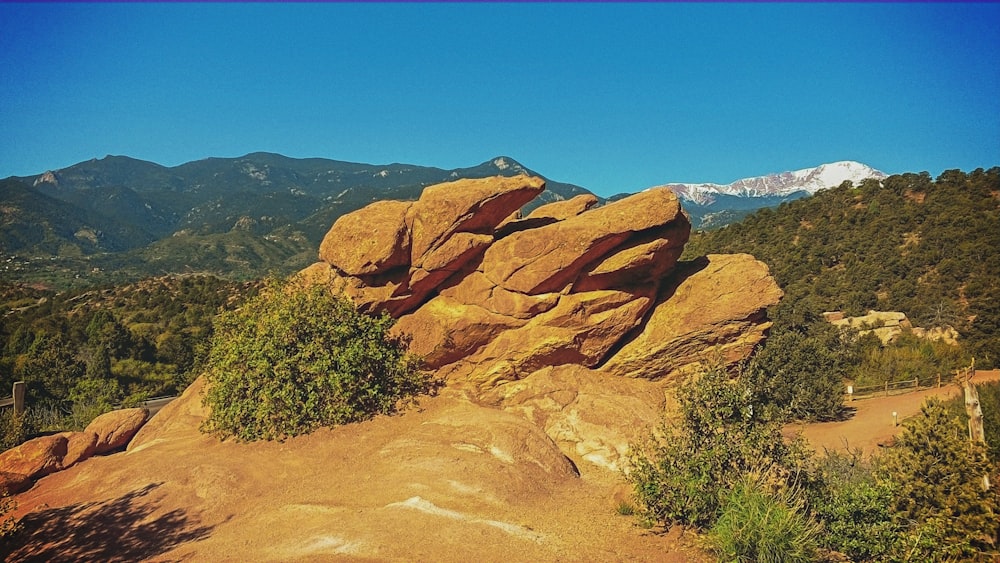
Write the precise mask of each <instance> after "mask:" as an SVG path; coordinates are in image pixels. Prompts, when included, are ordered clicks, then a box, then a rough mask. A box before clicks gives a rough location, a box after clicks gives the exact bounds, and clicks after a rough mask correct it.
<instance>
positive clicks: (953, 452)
mask: <svg viewBox="0 0 1000 563" xmlns="http://www.w3.org/2000/svg"><path fill="white" fill-rule="evenodd" d="M904 424H905V426H906V428H905V430H904V431H903V433H902V434H901V435H900V437H899V438H898V440H897V443H896V446H895V447H893V448H892V449H891V450H889V451H888V452H887V454H886V455H885V457H884V459H883V464H882V470H883V473H884V475H883V476H884V477H885V478H888V479H891V480H892V482H893V483H894V485H895V491H896V495H895V499H894V504H895V511H896V515H897V518H899V519H900V522H901V523H902V525H903V526H904V527H905V528H906V529H907V533H906V535H905V537H904V539H903V545H902V546H901V552H900V557H899V559H900V560H903V561H971V560H975V559H976V558H977V557H983V556H984V555H985V554H996V547H997V542H996V540H997V532H998V531H1000V522H998V520H997V512H998V511H997V509H998V502H997V500H998V499H997V494H996V490H995V488H994V489H991V490H988V491H984V490H983V486H982V475H984V474H985V473H987V472H989V471H990V469H991V467H990V463H989V461H988V459H987V457H986V451H985V449H984V447H983V446H982V445H981V444H975V443H972V442H970V440H969V436H968V430H967V428H966V426H965V424H963V423H962V421H961V420H960V419H959V418H958V417H957V416H955V415H954V414H953V413H952V412H950V411H949V409H948V408H947V406H945V405H944V404H943V403H942V402H941V401H939V400H937V399H929V400H928V401H927V402H926V403H924V405H923V406H922V407H921V409H920V415H918V416H916V417H914V418H913V419H911V420H909V421H907V422H905V423H904Z"/></svg>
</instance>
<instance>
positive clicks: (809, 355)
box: [752, 321, 855, 421]
mask: <svg viewBox="0 0 1000 563" xmlns="http://www.w3.org/2000/svg"><path fill="white" fill-rule="evenodd" d="M854 348H855V346H854V342H853V339H851V338H842V335H841V333H840V331H839V330H838V329H837V328H836V327H834V326H832V325H829V324H827V323H825V322H823V321H818V322H814V323H812V324H810V325H808V326H807V327H805V328H804V331H803V332H800V331H798V330H787V331H784V332H781V333H779V334H777V335H775V336H773V337H771V338H768V340H767V343H766V344H765V346H764V348H763V349H762V350H761V351H760V353H759V354H757V356H756V357H755V358H754V362H755V368H756V369H755V370H753V371H752V373H754V374H755V375H756V378H755V381H754V383H755V385H757V386H758V387H760V388H761V390H762V391H763V393H762V394H763V395H764V396H765V397H767V400H768V402H769V403H770V404H772V405H773V406H774V407H776V408H778V409H781V410H782V411H783V412H784V413H786V414H787V415H788V416H789V417H790V418H792V419H797V420H809V421H816V420H838V419H841V418H843V414H844V410H845V409H844V390H845V387H844V376H845V375H846V374H847V370H848V366H849V365H850V362H851V360H852V359H853V356H854V353H855V351H854Z"/></svg>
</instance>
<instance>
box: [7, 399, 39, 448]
mask: <svg viewBox="0 0 1000 563" xmlns="http://www.w3.org/2000/svg"><path fill="white" fill-rule="evenodd" d="M32 422H33V421H32V420H31V417H30V416H29V415H28V413H23V414H18V415H15V414H14V409H0V452H4V451H7V450H9V449H11V448H13V447H14V446H17V445H19V444H21V443H23V442H24V441H25V440H27V439H28V438H29V437H30V436H31V435H32V434H33V433H34V432H35V431H36V430H37V429H36V428H35V427H34V425H33V424H32Z"/></svg>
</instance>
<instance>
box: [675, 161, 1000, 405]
mask: <svg viewBox="0 0 1000 563" xmlns="http://www.w3.org/2000/svg"><path fill="white" fill-rule="evenodd" d="M998 194H1000V168H991V169H990V170H982V169H979V170H975V171H973V172H970V173H968V174H966V173H962V172H960V171H955V170H952V171H947V172H945V173H943V174H942V175H941V176H940V177H938V178H937V180H932V179H931V178H930V176H929V175H927V174H926V173H924V174H901V175H896V176H891V177H889V178H886V179H884V180H882V181H878V180H874V179H873V180H866V181H864V182H862V184H861V185H860V186H853V185H851V184H850V183H845V184H844V185H841V186H840V187H838V188H834V189H829V190H823V191H821V192H819V193H817V194H816V195H814V196H812V197H809V198H804V199H799V200H795V201H792V202H788V203H784V204H782V205H781V206H779V207H778V208H776V209H764V210H761V211H758V212H756V213H754V214H753V215H750V216H749V217H747V218H746V219H744V220H743V221H742V222H740V223H736V224H732V225H729V226H728V227H725V228H722V229H719V230H715V231H709V232H702V233H695V234H694V235H692V238H691V241H690V242H689V243H688V245H687V246H686V247H685V251H684V257H685V258H686V259H690V258H692V257H696V256H700V255H704V254H709V253H734V252H746V253H750V254H753V255H754V256H755V257H757V258H758V259H759V260H762V261H763V262H765V263H766V264H767V265H768V266H769V267H770V269H771V273H772V274H773V275H774V276H775V279H776V280H777V281H778V284H779V285H780V286H781V288H782V289H783V290H784V292H785V297H784V298H783V299H782V302H781V303H780V304H779V305H777V306H775V307H774V308H773V309H772V310H771V311H770V312H769V315H770V317H771V318H772V319H773V321H774V326H773V327H772V329H771V335H770V338H769V339H768V341H767V342H766V344H765V346H764V348H763V350H761V351H760V353H759V358H758V360H757V361H758V364H759V368H760V373H761V374H763V375H764V378H763V379H762V380H761V381H760V383H761V384H763V385H767V386H768V387H769V393H770V396H771V397H772V401H771V403H772V405H773V406H775V407H777V408H780V409H781V410H783V411H784V412H785V413H787V414H788V415H789V416H790V417H793V418H800V419H805V420H829V419H836V418H837V417H839V416H841V414H842V412H843V406H842V404H841V402H840V397H842V394H841V393H837V392H835V389H836V388H837V387H838V386H842V385H843V384H844V382H845V381H848V380H850V381H853V382H854V384H855V386H856V387H862V386H868V385H879V384H884V383H885V382H887V381H888V382H893V381H911V380H913V379H919V380H921V381H924V382H926V381H929V380H932V379H936V377H937V375H939V374H940V375H942V376H944V377H947V376H949V375H950V373H951V372H952V371H953V370H955V369H956V368H958V367H961V366H963V365H968V364H969V360H970V358H972V357H975V358H976V364H977V365H978V366H981V367H984V368H989V367H991V366H995V365H998V362H1000V275H997V273H998V272H1000V228H998V227H1000V196H998ZM869 309H875V310H883V311H889V310H891V311H901V312H903V313H906V315H907V317H908V318H909V319H911V320H912V321H913V322H914V324H916V325H917V326H922V327H925V328H933V327H946V326H951V327H953V328H955V329H956V330H957V331H958V332H959V334H960V338H959V346H958V347H953V346H949V345H946V344H942V343H931V342H928V341H926V340H921V339H918V338H916V337H914V336H912V335H910V334H904V335H903V336H902V337H901V338H899V339H898V340H897V341H896V342H894V343H891V344H889V345H883V344H881V343H880V342H879V341H878V340H877V339H875V338H874V337H866V338H857V337H856V335H853V334H847V335H846V336H845V337H844V341H843V342H842V343H838V342H836V338H832V337H831V332H830V329H829V327H828V326H827V325H826V323H825V322H824V321H823V319H822V316H821V314H822V313H823V312H824V311H844V312H845V313H846V314H848V315H852V316H854V315H861V314H865V313H866V312H867V311H868V310H869Z"/></svg>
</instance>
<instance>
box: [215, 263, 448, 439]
mask: <svg viewBox="0 0 1000 563" xmlns="http://www.w3.org/2000/svg"><path fill="white" fill-rule="evenodd" d="M392 325H393V319H392V318H391V317H389V316H388V315H382V316H380V317H375V316H369V315H365V314H362V313H359V312H358V311H357V310H356V309H355V308H354V306H353V305H351V304H350V302H348V301H347V300H346V299H344V298H342V297H339V296H336V295H334V294H333V293H332V292H331V291H330V290H329V288H326V287H322V286H315V287H312V288H310V289H297V288H293V287H291V286H290V285H288V284H283V283H280V282H270V283H269V286H268V288H267V289H266V290H265V291H263V292H262V293H261V294H260V295H258V296H256V297H254V298H252V299H250V300H248V301H247V302H246V303H245V304H244V305H243V306H242V307H241V308H240V309H238V310H236V311H231V312H228V313H224V314H222V315H220V316H219V317H218V318H217V319H216V322H215V331H214V335H213V337H212V343H211V349H210V351H209V355H208V360H207V366H206V369H207V371H206V378H207V380H208V387H207V391H206V392H205V396H204V398H203V400H204V402H205V404H206V405H207V406H209V407H210V408H211V414H210V415H209V417H208V419H207V420H206V421H205V424H204V426H203V430H205V431H208V432H212V433H214V434H216V435H219V436H220V437H222V438H227V437H234V438H236V439H238V440H245V441H253V440H259V439H265V440H273V439H277V440H281V439H284V438H286V437H291V436H296V435H299V434H305V433H309V432H311V431H313V430H314V429H316V428H318V427H321V426H334V425H339V424H345V423H349V422H355V421H360V420H365V419H368V418H371V417H373V416H375V415H377V414H389V413H393V412H395V411H396V410H397V408H398V406H400V405H401V404H402V403H405V402H406V401H409V400H412V399H413V398H414V397H415V396H416V395H418V394H420V393H426V392H429V391H431V390H433V388H434V385H435V382H434V381H433V380H432V379H431V378H430V376H429V375H428V374H426V373H423V372H421V371H420V370H419V369H418V359H416V358H415V357H413V356H410V355H408V354H407V353H406V346H405V343H404V342H403V341H401V340H400V339H399V338H394V337H391V336H390V335H389V329H390V328H391V327H392Z"/></svg>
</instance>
